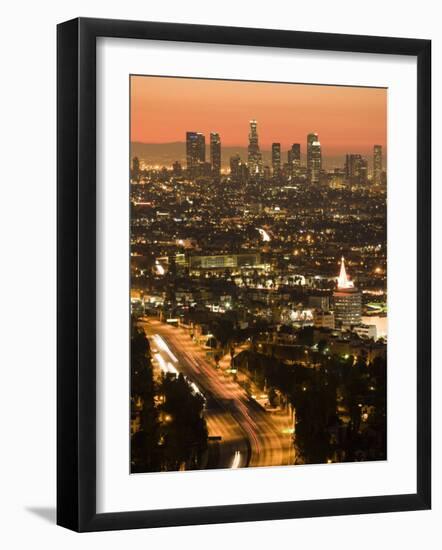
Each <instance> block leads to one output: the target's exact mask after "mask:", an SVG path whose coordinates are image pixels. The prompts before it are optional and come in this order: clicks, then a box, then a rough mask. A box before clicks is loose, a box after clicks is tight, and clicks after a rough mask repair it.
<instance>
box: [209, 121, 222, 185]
mask: <svg viewBox="0 0 442 550" xmlns="http://www.w3.org/2000/svg"><path fill="white" fill-rule="evenodd" d="M210 164H211V165H212V174H213V176H215V177H219V176H220V174H221V139H220V137H219V134H217V133H216V132H211V134H210Z"/></svg>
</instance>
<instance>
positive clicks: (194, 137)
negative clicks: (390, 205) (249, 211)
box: [186, 120, 385, 185]
mask: <svg viewBox="0 0 442 550" xmlns="http://www.w3.org/2000/svg"><path fill="white" fill-rule="evenodd" d="M248 138H249V142H248V147H247V162H243V161H242V160H241V157H240V156H239V154H235V155H233V156H232V157H231V158H230V176H231V179H232V180H233V181H241V182H243V183H245V182H247V181H249V180H257V179H262V178H269V177H272V176H273V178H274V179H279V178H281V177H284V178H286V179H287V178H294V179H297V178H299V177H300V176H301V175H302V177H303V178H304V179H306V180H307V181H308V182H309V183H311V184H313V185H316V184H318V183H319V182H320V181H321V176H322V175H323V174H324V171H323V166H322V148H321V142H320V141H319V135H318V133H316V132H311V133H309V134H308V135H307V143H306V145H307V155H306V157H307V158H306V161H307V162H306V167H305V168H303V167H302V165H301V144H300V143H293V144H292V146H291V147H290V149H289V150H288V151H287V163H283V162H282V153H281V143H278V142H275V143H272V147H271V169H270V166H264V162H263V155H262V151H261V149H260V146H259V135H258V123H257V121H256V120H251V121H250V122H249V136H248ZM186 161H187V171H188V174H189V176H190V177H191V178H192V179H194V178H197V177H199V176H212V177H214V178H220V176H221V138H220V135H219V133H217V132H211V133H210V161H209V162H206V142H205V136H204V135H203V134H202V133H200V132H187V133H186ZM335 172H336V170H335ZM341 173H342V176H343V178H344V179H345V181H346V182H347V183H350V184H352V185H353V184H355V185H358V184H361V185H364V184H366V183H368V179H369V178H368V161H367V158H366V157H364V156H362V155H360V154H354V153H348V154H347V155H346V158H345V166H344V171H343V172H342V171H341ZM372 174H373V176H372V182H373V183H374V184H375V185H380V184H381V183H384V181H385V173H384V172H383V156H382V146H381V145H374V148H373V171H372Z"/></svg>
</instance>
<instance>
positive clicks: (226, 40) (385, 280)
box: [57, 18, 431, 531]
mask: <svg viewBox="0 0 442 550" xmlns="http://www.w3.org/2000/svg"><path fill="white" fill-rule="evenodd" d="M430 52H431V45H430V41H428V40H416V39H408V38H387V37H373V36H351V35H334V34H320V33H306V32H294V31H281V30H263V29H252V28H235V27H216V26H201V25H183V24H171V23H157V22H155V23H153V22H136V21H114V20H102V19H81V18H80V19H75V20H72V21H68V22H65V23H62V24H60V25H59V26H58V406H57V412H58V446H57V449H58V474H57V476H58V477H57V487H58V505H57V506H58V512H57V522H58V524H59V525H61V526H64V527H67V528H69V529H73V530H76V531H101V530H110V529H131V528H142V527H161V526H175V525H190V524H207V523H222V522H239V521H254V520H270V519H285V518H300V517H315V516H325V515H343V514H362V513H374V512H392V511H406V510H424V509H428V508H430V505H431V499H430V494H431V483H430V474H431V471H430V470H431V468H430V464H431V463H430V460H431V449H430V433H431V425H430V420H431V419H430V409H431V407H430V389H431V386H430V370H431V369H430V183H431V182H430V160H431V159H430V150H431V147H430V135H431V132H430V121H431V116H430V101H431V97H430V65H431V62H430Z"/></svg>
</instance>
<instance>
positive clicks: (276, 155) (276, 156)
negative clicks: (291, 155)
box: [272, 143, 281, 176]
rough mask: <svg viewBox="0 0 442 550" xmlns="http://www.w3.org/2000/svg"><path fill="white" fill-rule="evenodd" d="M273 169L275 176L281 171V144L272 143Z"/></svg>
mask: <svg viewBox="0 0 442 550" xmlns="http://www.w3.org/2000/svg"><path fill="white" fill-rule="evenodd" d="M272 169H273V176H279V175H280V173H281V144H280V143H272Z"/></svg>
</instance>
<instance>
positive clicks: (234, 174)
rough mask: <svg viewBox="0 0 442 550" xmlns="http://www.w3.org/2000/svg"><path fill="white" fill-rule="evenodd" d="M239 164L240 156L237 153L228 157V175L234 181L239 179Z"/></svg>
mask: <svg viewBox="0 0 442 550" xmlns="http://www.w3.org/2000/svg"><path fill="white" fill-rule="evenodd" d="M240 165H241V157H240V156H239V155H238V153H236V155H233V156H231V157H230V177H231V178H232V180H234V181H239V179H240Z"/></svg>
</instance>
